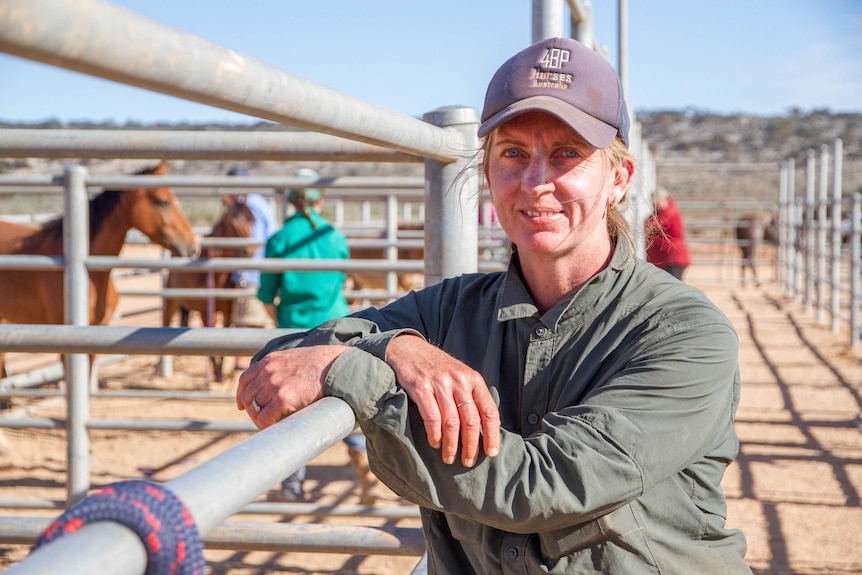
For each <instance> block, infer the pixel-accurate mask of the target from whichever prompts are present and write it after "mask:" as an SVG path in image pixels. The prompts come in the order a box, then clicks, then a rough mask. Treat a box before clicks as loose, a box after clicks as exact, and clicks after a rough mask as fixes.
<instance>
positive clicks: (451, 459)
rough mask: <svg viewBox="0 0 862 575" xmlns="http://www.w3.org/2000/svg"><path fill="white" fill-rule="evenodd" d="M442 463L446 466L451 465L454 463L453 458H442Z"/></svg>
mask: <svg viewBox="0 0 862 575" xmlns="http://www.w3.org/2000/svg"><path fill="white" fill-rule="evenodd" d="M443 463H445V464H446V465H452V464H453V463H455V458H454V457H452V456H450V457H444V458H443Z"/></svg>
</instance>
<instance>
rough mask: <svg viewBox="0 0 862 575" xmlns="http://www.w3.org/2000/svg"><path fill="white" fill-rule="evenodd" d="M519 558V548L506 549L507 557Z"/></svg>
mask: <svg viewBox="0 0 862 575" xmlns="http://www.w3.org/2000/svg"><path fill="white" fill-rule="evenodd" d="M517 558H518V550H517V549H515V548H514V547H509V548H508V549H506V559H509V560H510V561H514V560H515V559H517Z"/></svg>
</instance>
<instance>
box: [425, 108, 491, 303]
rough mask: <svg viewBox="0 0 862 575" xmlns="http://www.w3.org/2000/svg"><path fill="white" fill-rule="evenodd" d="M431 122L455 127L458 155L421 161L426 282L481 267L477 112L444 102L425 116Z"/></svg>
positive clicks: (429, 283)
mask: <svg viewBox="0 0 862 575" xmlns="http://www.w3.org/2000/svg"><path fill="white" fill-rule="evenodd" d="M422 119H423V120H425V121H426V122H428V123H431V124H434V125H435V126H440V127H445V128H449V129H452V130H457V131H458V132H460V134H461V136H462V147H461V149H459V150H452V153H453V154H457V155H458V156H460V159H458V160H457V161H454V162H451V163H447V164H444V163H443V162H441V161H439V160H432V159H428V160H425V285H426V286H429V285H433V284H435V283H438V282H440V281H442V280H443V279H445V278H448V277H453V276H457V275H460V274H463V273H469V272H475V271H476V270H478V268H479V239H478V237H479V213H478V205H479V204H478V202H479V172H478V170H473V168H472V167H471V166H470V165H469V162H470V159H471V158H472V157H473V154H475V153H477V152H478V149H479V143H478V138H477V136H476V131H477V130H478V124H479V113H478V110H476V109H475V108H467V107H461V106H445V107H442V108H437V109H436V110H433V111H431V112H428V113H426V114H425V115H424V116H423V117H422Z"/></svg>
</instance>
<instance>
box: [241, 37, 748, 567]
mask: <svg viewBox="0 0 862 575" xmlns="http://www.w3.org/2000/svg"><path fill="white" fill-rule="evenodd" d="M549 78H553V81H549V80H548V79H549ZM478 133H479V135H480V136H482V137H485V138H486V142H485V152H486V153H485V154H484V156H482V157H484V160H483V161H484V165H483V172H484V175H485V177H486V180H487V183H488V187H489V191H490V195H491V198H492V200H493V202H494V207H495V209H496V212H497V214H498V216H499V220H500V223H501V225H502V227H503V230H504V231H505V232H506V235H507V236H508V237H509V239H510V240H512V243H513V246H514V249H513V253H512V256H511V260H510V262H509V268H508V270H507V271H506V272H501V273H491V274H466V275H462V276H458V277H453V278H449V279H446V280H444V281H442V282H440V283H438V284H436V285H432V286H429V287H426V288H425V289H423V290H420V291H417V292H412V293H410V294H408V295H407V296H405V297H403V298H401V299H399V300H397V301H395V302H393V303H391V304H390V305H388V306H386V307H384V308H381V309H376V308H369V309H366V310H363V311H361V312H358V313H356V314H353V315H352V316H348V317H346V318H342V319H338V320H334V321H330V322H326V323H324V324H322V325H320V326H318V327H317V328H315V329H312V330H310V331H308V332H306V333H300V334H291V335H289V336H285V337H281V338H277V339H275V340H273V341H271V342H270V343H269V344H267V346H266V347H265V348H264V349H263V350H261V351H260V352H259V353H258V354H257V355H256V357H255V359H254V363H253V364H252V365H251V367H250V368H249V370H248V371H246V372H245V373H243V375H242V376H241V378H240V382H239V386H238V389H237V407H238V408H239V409H243V410H245V411H246V412H247V413H248V415H249V417H251V419H252V420H253V421H254V422H255V423H256V425H257V426H258V427H261V428H263V427H267V426H269V425H272V424H274V423H275V422H277V421H278V420H279V419H281V418H282V417H284V416H286V415H291V414H292V413H294V412H295V411H297V410H299V409H301V408H303V407H305V406H307V405H308V404H310V403H312V402H314V401H316V400H318V399H320V398H321V397H323V396H334V397H339V398H341V399H343V400H344V401H346V402H347V403H348V404H349V405H350V406H351V408H352V409H353V411H354V414H355V416H356V419H357V420H358V422H359V425H360V426H361V428H362V430H363V432H364V433H365V435H366V437H367V441H368V455H369V460H370V462H371V466H372V469H373V470H374V472H375V473H376V474H377V476H378V477H379V478H380V479H381V480H382V481H383V482H384V483H386V484H387V485H388V486H389V487H390V488H391V489H393V490H394V491H395V492H397V493H398V494H400V495H402V496H404V497H406V498H407V499H409V500H411V501H413V502H414V503H416V504H418V505H419V506H420V508H421V510H422V521H423V525H424V528H425V533H426V544H427V551H428V565H429V571H430V572H434V573H464V574H469V573H501V572H504V571H505V572H512V573H538V572H543V573H558V574H562V573H596V574H598V573H603V574H620V575H622V574H628V573H679V574H687V573H700V574H703V575H731V574H733V575H750V573H751V571H750V570H749V568H748V567H747V566H746V564H745V562H744V559H743V555H744V553H745V538H744V536H743V535H742V533H740V532H739V531H737V530H733V529H726V528H725V526H724V518H725V516H726V509H725V507H726V503H725V499H724V495H723V494H722V491H721V487H720V484H721V479H722V476H723V475H724V471H725V468H726V467H727V465H728V464H729V463H730V462H731V461H733V459H734V457H735V456H736V453H737V449H738V442H737V439H736V435H735V433H734V429H733V416H734V413H735V408H736V405H737V403H738V401H739V388H740V381H739V370H738V369H737V353H738V340H737V336H736V333H735V331H734V329H733V326H732V325H731V323H730V321H729V320H728V319H727V318H726V317H725V316H724V315H723V314H722V313H721V312H720V311H719V310H718V309H717V308H716V307H715V306H714V305H713V304H712V303H711V302H710V301H709V300H708V299H707V298H706V297H705V296H704V295H703V294H702V293H701V292H699V291H698V290H696V289H694V288H692V287H690V286H687V285H685V284H683V283H682V282H679V281H678V280H676V279H675V278H673V277H672V276H670V275H669V274H667V273H665V272H664V271H662V270H659V269H658V268H656V267H655V266H653V265H652V264H649V263H647V262H645V261H644V260H642V259H639V258H637V257H635V255H634V250H633V246H632V245H631V242H630V240H629V239H628V235H627V231H626V227H625V223H624V222H623V220H622V219H621V218H620V217H619V213H618V211H617V207H618V206H619V204H620V202H622V201H623V200H624V198H625V195H626V188H627V186H628V184H629V183H630V182H631V179H632V176H633V174H634V160H633V159H632V157H631V155H630V153H629V152H628V150H627V141H628V112H627V110H626V105H625V102H624V100H623V98H622V91H621V87H620V82H619V78H618V77H617V76H616V74H615V73H614V71H613V69H612V68H611V67H610V65H609V64H608V63H607V62H606V61H605V60H604V59H603V58H601V56H599V55H598V54H596V53H595V52H593V51H592V50H589V49H588V48H586V47H585V46H583V45H582V44H579V43H578V42H576V41H574V40H571V39H565V38H552V39H548V40H544V41H542V42H539V43H537V44H534V45H532V46H529V47H528V48H526V49H524V50H522V51H521V52H519V53H518V54H516V55H515V56H514V57H512V58H511V59H509V60H508V61H507V62H506V63H504V64H503V66H502V67H501V68H500V69H499V70H498V71H497V73H496V74H495V75H494V77H493V78H492V80H491V82H490V84H489V86H488V90H487V94H486V98H485V109H484V111H483V114H482V124H481V126H480V128H479V132H478ZM477 342H481V344H480V345H477V344H476V343H477ZM357 382H362V384H360V385H357ZM257 406H260V410H259V411H258V410H257V409H256V407H257ZM454 510H457V512H456V511H454Z"/></svg>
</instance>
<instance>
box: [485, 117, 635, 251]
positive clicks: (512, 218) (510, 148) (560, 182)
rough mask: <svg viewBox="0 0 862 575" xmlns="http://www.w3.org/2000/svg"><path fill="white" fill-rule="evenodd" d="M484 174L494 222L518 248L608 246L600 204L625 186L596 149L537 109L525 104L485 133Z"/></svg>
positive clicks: (603, 206) (612, 198) (617, 195)
mask: <svg viewBox="0 0 862 575" xmlns="http://www.w3.org/2000/svg"><path fill="white" fill-rule="evenodd" d="M490 137H491V138H492V140H491V142H490V145H489V147H488V149H487V154H488V156H487V158H486V161H485V177H486V178H487V180H488V187H489V189H490V192H491V198H492V200H493V202H494V208H495V210H496V212H497V216H498V218H499V220H500V225H501V226H502V227H503V230H504V231H505V232H506V234H507V235H508V236H509V239H511V240H512V242H513V243H514V244H516V245H517V246H518V252H519V253H524V252H527V253H533V254H536V255H541V256H556V257H560V256H564V255H567V254H569V253H571V252H572V251H573V250H575V249H577V248H578V247H580V246H584V245H587V246H596V247H600V246H604V247H605V248H608V247H609V245H610V243H609V236H608V231H607V225H606V221H605V217H606V207H607V206H608V205H612V204H614V203H617V202H618V201H620V200H621V199H622V196H623V193H624V192H625V187H624V184H622V183H620V181H619V178H617V177H616V175H615V171H614V170H613V169H612V168H611V165H610V163H609V162H608V161H607V159H606V156H605V154H604V153H603V152H602V150H599V149H597V148H594V147H592V146H591V145H590V144H588V143H587V142H586V141H585V140H584V139H583V138H581V137H580V136H579V135H578V134H577V132H575V131H574V130H572V129H571V128H570V127H569V126H567V125H566V124H564V123H563V122H561V121H560V120H558V119H557V118H556V117H554V116H551V115H550V114H546V113H543V112H529V113H525V114H522V115H520V116H517V117H515V118H513V119H512V120H510V121H509V122H507V123H505V124H503V125H502V126H500V127H499V128H497V130H496V131H495V132H494V133H493V134H492V135H491V136H490Z"/></svg>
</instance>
